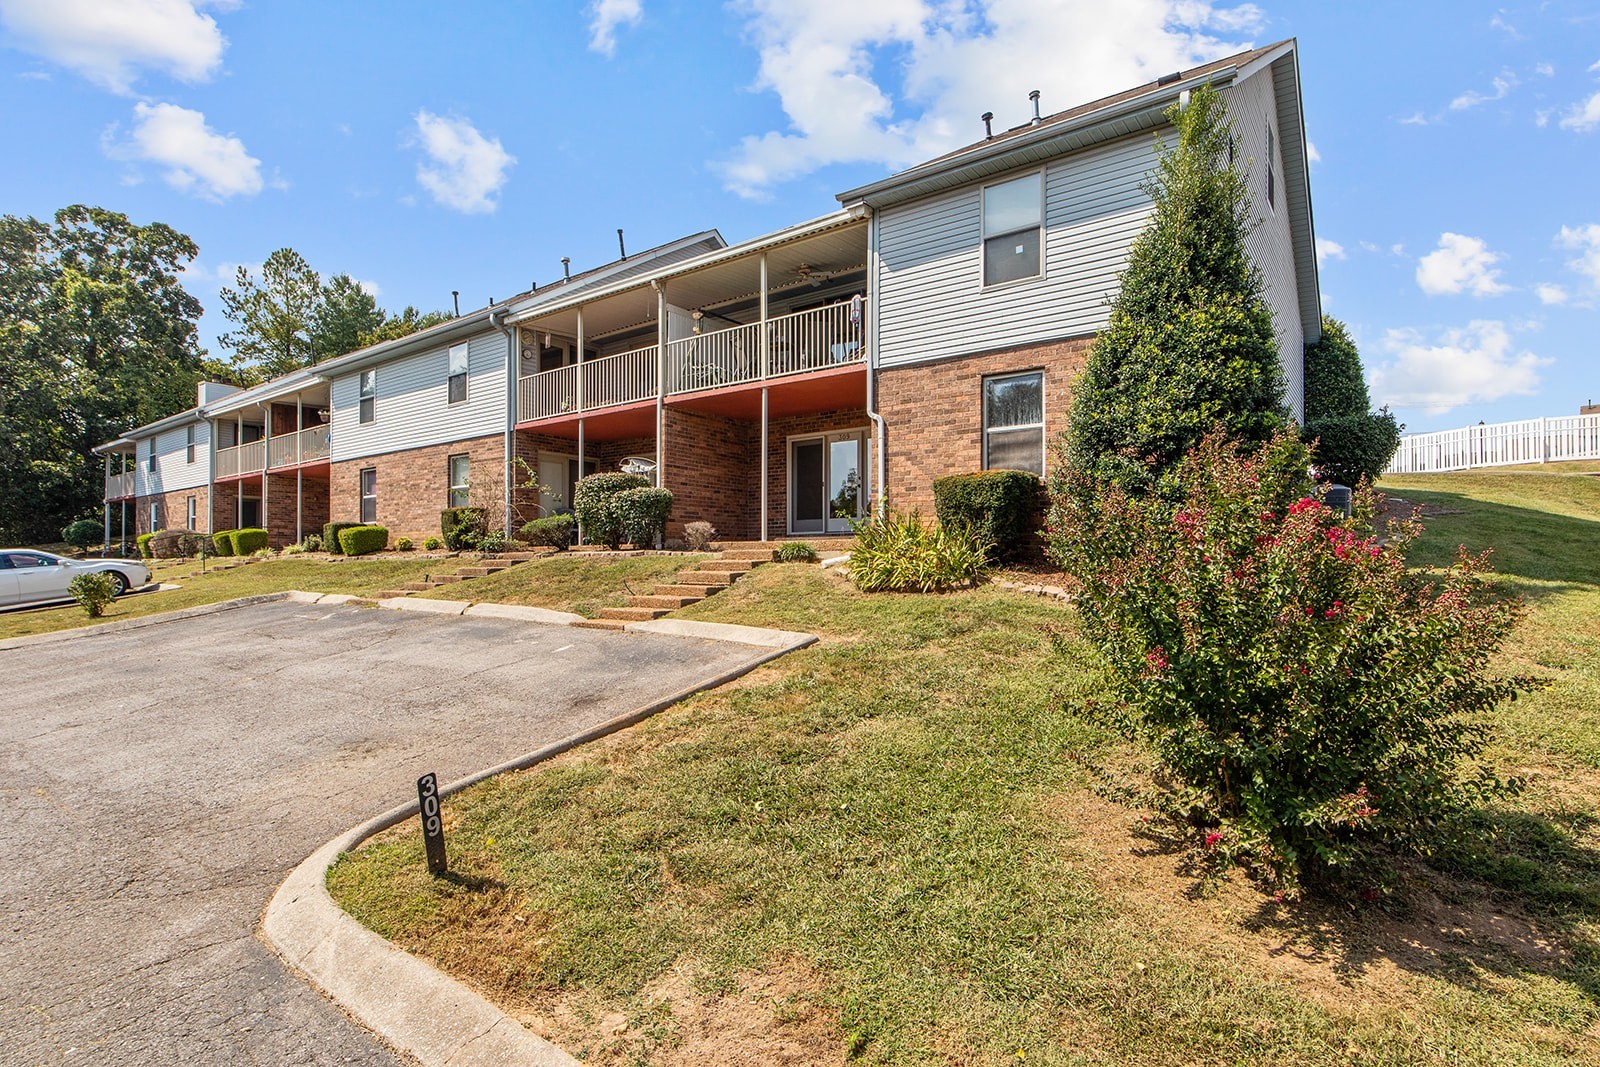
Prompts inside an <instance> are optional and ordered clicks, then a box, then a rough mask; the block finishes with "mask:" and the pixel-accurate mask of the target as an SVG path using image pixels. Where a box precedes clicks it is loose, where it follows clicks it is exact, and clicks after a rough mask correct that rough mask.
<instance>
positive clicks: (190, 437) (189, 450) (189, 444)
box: [183, 426, 194, 530]
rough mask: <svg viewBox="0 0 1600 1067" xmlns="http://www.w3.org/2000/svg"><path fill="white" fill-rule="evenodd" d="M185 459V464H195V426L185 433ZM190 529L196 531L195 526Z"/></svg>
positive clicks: (188, 428)
mask: <svg viewBox="0 0 1600 1067" xmlns="http://www.w3.org/2000/svg"><path fill="white" fill-rule="evenodd" d="M183 457H184V462H185V463H193V462H194V427H193V426H190V427H187V428H186V429H185V430H184V431H183ZM189 528H190V529H191V530H192V529H194V526H193V524H191V525H190V527H189Z"/></svg>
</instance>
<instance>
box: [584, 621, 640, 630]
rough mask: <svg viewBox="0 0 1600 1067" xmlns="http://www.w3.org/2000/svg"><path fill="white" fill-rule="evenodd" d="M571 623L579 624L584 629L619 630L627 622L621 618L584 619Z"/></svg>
mask: <svg viewBox="0 0 1600 1067" xmlns="http://www.w3.org/2000/svg"><path fill="white" fill-rule="evenodd" d="M572 625H574V626H581V627H583V628H584V629H585V630H620V629H622V628H623V627H624V626H626V625H628V623H627V622H626V621H625V620H623V619H584V620H583V621H582V622H575V623H573V624H572Z"/></svg>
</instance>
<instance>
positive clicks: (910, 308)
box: [878, 134, 1156, 366]
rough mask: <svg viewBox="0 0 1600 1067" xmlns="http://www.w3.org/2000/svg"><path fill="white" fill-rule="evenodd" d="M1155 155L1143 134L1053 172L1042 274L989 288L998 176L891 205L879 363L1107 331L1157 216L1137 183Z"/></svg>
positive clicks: (1048, 180) (1049, 172) (883, 233)
mask: <svg viewBox="0 0 1600 1067" xmlns="http://www.w3.org/2000/svg"><path fill="white" fill-rule="evenodd" d="M1155 160H1156V154H1155V137H1154V135H1152V134H1139V135H1137V136H1134V137H1128V138H1124V139H1123V140H1120V141H1115V142H1112V143H1111V144H1107V145H1101V146H1098V147H1095V148H1092V149H1090V150H1088V151H1086V152H1081V153H1078V154H1076V155H1073V156H1070V157H1068V158H1066V159H1062V160H1057V161H1056V162H1054V163H1051V164H1050V165H1049V166H1048V167H1047V168H1045V172H1044V174H1045V180H1044V200H1045V204H1044V234H1043V242H1044V248H1043V253H1042V255H1043V263H1044V277H1043V278H1041V279H1035V280H1033V281H1032V282H1030V283H1029V284H1018V285H1003V286H1000V287H998V288H990V289H987V290H986V289H984V288H983V286H982V281H981V279H982V271H983V267H982V257H983V237H982V226H983V221H982V207H981V203H982V188H983V184H989V185H993V184H994V183H993V182H990V183H975V184H973V185H970V186H964V187H962V188H960V189H956V190H952V191H950V192H947V193H940V194H938V195H935V196H932V197H928V198H927V199H925V200H920V201H917V202H915V203H911V204H906V205H903V206H900V207H894V208H888V209H885V210H884V212H883V213H882V215H881V216H880V217H879V230H878V249H879V254H880V257H881V263H882V266H881V268H880V270H881V273H880V275H879V288H878V292H879V312H878V314H879V318H878V329H879V360H880V362H881V363H882V364H883V365H885V366H895V365H898V364H905V363H915V362H920V361H923V360H931V359H942V358H945V357H948V356H957V355H968V354H971V353H975V352H983V351H988V350H991V349H996V348H1009V347H1011V346H1013V345H1022V344H1031V343H1036V342H1039V341H1048V340H1055V339H1058V338H1062V337H1074V336H1080V335H1082V334H1086V333H1092V332H1094V331H1096V330H1099V329H1101V328H1102V327H1103V326H1104V325H1105V323H1106V319H1107V315H1108V310H1107V307H1106V296H1107V294H1109V293H1110V292H1111V291H1112V290H1113V289H1114V288H1115V286H1116V283H1117V276H1118V274H1120V273H1121V271H1122V267H1123V264H1124V263H1125V262H1126V260H1127V255H1128V247H1129V245H1130V244H1131V243H1132V241H1133V239H1134V238H1135V237H1137V236H1138V235H1139V233H1140V231H1141V230H1143V229H1144V224H1145V220H1146V218H1147V217H1148V215H1149V211H1150V200H1149V198H1148V197H1147V196H1145V194H1144V192H1143V190H1141V189H1140V188H1139V186H1140V183H1142V182H1143V181H1144V180H1145V178H1146V177H1147V176H1148V174H1149V172H1150V170H1151V168H1153V167H1154V166H1155ZM1025 173H1026V171H1019V172H1018V176H1019V177H1020V176H1022V175H1023V174H1025ZM1002 180H1004V179H1002Z"/></svg>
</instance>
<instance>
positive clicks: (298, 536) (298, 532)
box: [294, 469, 306, 544]
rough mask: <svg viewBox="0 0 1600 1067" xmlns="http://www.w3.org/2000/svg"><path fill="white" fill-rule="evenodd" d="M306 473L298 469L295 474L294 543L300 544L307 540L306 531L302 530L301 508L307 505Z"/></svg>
mask: <svg viewBox="0 0 1600 1067" xmlns="http://www.w3.org/2000/svg"><path fill="white" fill-rule="evenodd" d="M304 489H305V472H304V471H302V470H298V469H296V471H295V472H294V542H295V544H299V543H300V542H301V541H304V540H305V539H306V535H305V531H304V530H303V529H302V528H301V526H302V519H301V507H302V506H303V505H304V503H305V495H304Z"/></svg>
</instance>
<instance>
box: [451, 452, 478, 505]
mask: <svg viewBox="0 0 1600 1067" xmlns="http://www.w3.org/2000/svg"><path fill="white" fill-rule="evenodd" d="M471 463H472V458H471V457H470V456H467V455H460V456H451V457H450V472H449V477H450V493H449V498H448V500H447V502H446V504H445V507H450V508H464V507H466V506H467V497H468V496H470V495H471V494H470V492H469V487H470V482H469V481H468V474H469V471H470V468H471Z"/></svg>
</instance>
